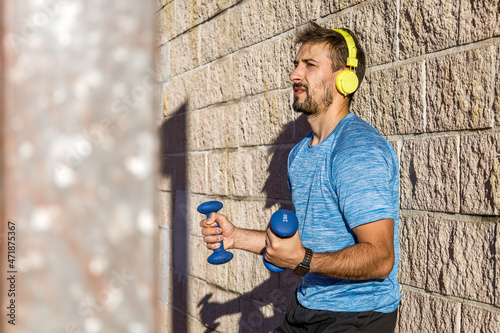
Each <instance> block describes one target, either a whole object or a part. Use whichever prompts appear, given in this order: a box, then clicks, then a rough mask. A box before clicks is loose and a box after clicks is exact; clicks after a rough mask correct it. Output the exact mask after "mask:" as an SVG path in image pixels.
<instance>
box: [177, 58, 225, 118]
mask: <svg viewBox="0 0 500 333" xmlns="http://www.w3.org/2000/svg"><path fill="white" fill-rule="evenodd" d="M220 65H221V64H219V65H217V66H216V67H217V68H220ZM220 69H221V70H225V68H224V67H222V68H220ZM215 78H216V75H215V73H213V69H212V68H211V66H201V67H197V68H195V69H194V70H192V71H190V72H189V77H188V81H187V82H188V85H187V88H188V90H187V91H186V96H185V97H184V100H186V101H188V103H189V104H188V106H189V109H191V110H196V109H201V108H204V107H206V106H207V105H209V104H212V103H215V101H214V98H213V95H216V96H219V97H220V96H221V92H220V89H221V86H220V85H224V87H227V82H225V81H223V82H216V85H215V86H213V85H211V84H212V83H213V82H211V81H210V80H212V79H215ZM217 89H218V90H219V91H216V90H217Z"/></svg>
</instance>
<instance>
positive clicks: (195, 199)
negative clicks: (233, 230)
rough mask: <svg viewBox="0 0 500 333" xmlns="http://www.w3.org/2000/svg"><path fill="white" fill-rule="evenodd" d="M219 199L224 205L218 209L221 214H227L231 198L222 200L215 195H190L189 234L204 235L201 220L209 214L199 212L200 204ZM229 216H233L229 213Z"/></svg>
mask: <svg viewBox="0 0 500 333" xmlns="http://www.w3.org/2000/svg"><path fill="white" fill-rule="evenodd" d="M213 200H217V201H220V202H221V203H222V204H223V207H222V209H221V210H219V211H218V213H219V214H222V215H227V212H228V209H229V204H230V201H229V200H222V199H219V198H214V197H208V196H206V195H197V194H194V195H190V196H189V207H188V212H189V216H187V217H188V218H189V222H188V223H189V234H190V235H192V236H195V237H203V235H202V234H201V227H200V222H201V220H203V219H206V218H207V216H206V215H205V214H201V213H199V212H198V210H197V209H198V206H199V205H201V204H202V203H204V202H207V201H213ZM228 218H231V215H228Z"/></svg>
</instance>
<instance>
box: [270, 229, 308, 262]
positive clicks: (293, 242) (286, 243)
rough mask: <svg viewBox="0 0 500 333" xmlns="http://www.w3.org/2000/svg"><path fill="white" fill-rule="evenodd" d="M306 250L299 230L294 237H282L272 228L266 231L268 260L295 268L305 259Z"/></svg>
mask: <svg viewBox="0 0 500 333" xmlns="http://www.w3.org/2000/svg"><path fill="white" fill-rule="evenodd" d="M305 253H306V250H305V249H304V247H303V246H302V241H301V239H300V237H299V232H298V231H297V232H296V233H295V234H294V235H293V236H292V237H287V238H280V237H279V236H277V235H276V234H275V233H274V232H273V231H272V229H271V228H268V229H267V232H266V260H267V261H268V262H270V263H272V264H273V265H275V266H278V267H281V268H291V269H294V268H295V267H297V265H298V264H300V263H301V262H302V260H303V259H304V256H305Z"/></svg>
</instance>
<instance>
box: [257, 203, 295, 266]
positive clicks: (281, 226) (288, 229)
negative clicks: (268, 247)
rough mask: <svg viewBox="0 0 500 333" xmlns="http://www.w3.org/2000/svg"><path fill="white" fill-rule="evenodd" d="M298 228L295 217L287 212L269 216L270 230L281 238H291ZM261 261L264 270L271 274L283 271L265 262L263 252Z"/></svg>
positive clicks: (282, 211) (280, 211) (284, 210)
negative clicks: (262, 261) (264, 267)
mask: <svg viewBox="0 0 500 333" xmlns="http://www.w3.org/2000/svg"><path fill="white" fill-rule="evenodd" d="M298 227H299V221H298V220H297V216H295V214H294V213H293V212H291V211H289V210H286V209H280V210H277V211H276V212H275V213H274V214H273V216H271V229H272V230H273V231H274V233H275V234H276V235H278V236H280V237H281V238H285V237H290V236H293V235H294V234H295V233H296V232H297V229H298ZM262 259H263V260H264V265H265V266H266V268H267V269H268V270H270V271H271V272H275V273H278V272H281V271H283V270H284V268H281V267H278V266H275V265H273V264H271V263H270V262H268V261H266V253H265V252H264V256H263V257H262Z"/></svg>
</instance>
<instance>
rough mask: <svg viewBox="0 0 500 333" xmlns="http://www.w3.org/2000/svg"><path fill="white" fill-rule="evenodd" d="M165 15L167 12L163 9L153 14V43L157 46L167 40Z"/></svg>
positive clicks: (167, 32)
mask: <svg viewBox="0 0 500 333" xmlns="http://www.w3.org/2000/svg"><path fill="white" fill-rule="evenodd" d="M166 17H167V13H166V12H165V11H159V12H158V13H156V15H155V35H156V40H155V45H156V46H157V47H158V46H160V45H163V44H165V43H166V42H167V41H168V34H169V31H168V30H167V22H166Z"/></svg>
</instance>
